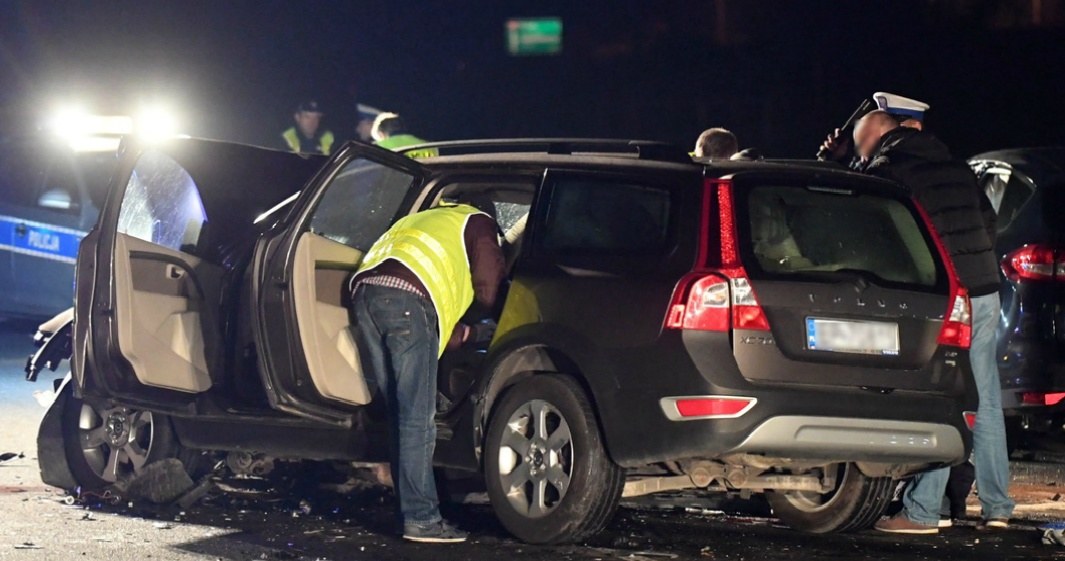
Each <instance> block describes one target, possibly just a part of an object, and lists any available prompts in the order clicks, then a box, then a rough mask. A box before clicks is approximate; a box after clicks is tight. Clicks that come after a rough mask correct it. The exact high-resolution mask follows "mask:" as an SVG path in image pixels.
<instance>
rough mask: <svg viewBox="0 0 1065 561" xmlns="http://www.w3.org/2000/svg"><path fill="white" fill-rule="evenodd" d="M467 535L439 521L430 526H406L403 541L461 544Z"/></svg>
mask: <svg viewBox="0 0 1065 561" xmlns="http://www.w3.org/2000/svg"><path fill="white" fill-rule="evenodd" d="M466 538H467V534H466V532H463V531H462V530H459V529H458V528H456V527H454V526H452V525H451V524H448V523H447V522H445V521H443V520H441V521H439V522H433V523H431V524H406V525H404V526H403V539H405V540H407V541H412V542H418V543H462V542H464V541H466Z"/></svg>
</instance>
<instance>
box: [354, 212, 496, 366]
mask: <svg viewBox="0 0 1065 561" xmlns="http://www.w3.org/2000/svg"><path fill="white" fill-rule="evenodd" d="M475 214H484V213H483V212H481V211H479V210H477V209H475V208H473V207H472V206H469V205H447V206H439V207H436V208H433V209H430V210H426V211H423V212H419V213H416V214H412V215H410V216H407V217H405V218H402V219H400V220H399V221H398V222H396V223H395V224H394V225H393V226H392V227H391V228H389V230H388V231H387V232H385V234H384V235H383V236H381V239H379V240H377V243H375V244H374V245H373V247H371V248H370V251H369V252H368V253H367V254H366V257H365V258H364V259H363V260H362V264H361V265H360V266H359V273H361V272H363V271H368V270H370V269H373V268H374V267H376V266H378V265H380V264H381V263H383V262H384V261H386V260H388V259H395V260H396V261H399V262H400V263H402V264H403V265H404V266H405V267H407V269H410V271H411V272H413V273H414V274H415V276H417V277H418V280H420V281H422V286H424V287H425V289H426V290H427V291H428V292H429V299H430V300H431V301H432V303H433V306H434V307H435V308H436V316H437V320H438V322H439V329H440V348H439V349H438V352H437V356H438V357H439V356H440V355H443V354H444V348H445V347H446V346H447V342H448V339H450V338H451V332H452V331H453V330H454V329H455V326H456V325H458V323H459V320H460V319H462V315H463V314H465V313H466V310H467V309H468V308H469V307H470V304H472V303H473V297H474V293H473V276H472V275H471V274H470V263H469V256H467V255H466V224H467V223H468V222H469V220H470V217H471V216H473V215H475ZM486 216H487V215H486Z"/></svg>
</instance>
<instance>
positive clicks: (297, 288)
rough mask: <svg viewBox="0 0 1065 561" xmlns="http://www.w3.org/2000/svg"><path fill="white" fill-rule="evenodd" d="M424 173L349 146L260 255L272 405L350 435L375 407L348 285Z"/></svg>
mask: <svg viewBox="0 0 1065 561" xmlns="http://www.w3.org/2000/svg"><path fill="white" fill-rule="evenodd" d="M427 176H428V171H427V170H426V168H424V167H423V166H421V165H420V164H418V163H417V162H415V161H414V160H412V159H410V158H407V157H406V156H402V155H399V154H396V153H393V152H391V151H388V150H383V149H381V148H377V147H373V146H369V145H366V144H360V143H349V144H348V145H346V146H345V147H344V148H343V149H342V150H341V151H340V152H338V153H337V154H336V155H334V156H333V158H332V160H331V161H330V163H329V164H327V165H326V166H325V168H323V170H322V172H321V173H320V174H319V175H318V176H317V177H316V178H315V181H314V183H313V184H312V185H310V186H308V187H307V189H305V190H304V191H303V192H302V193H301V194H300V197H299V199H298V200H297V201H296V204H295V207H294V208H293V209H292V212H291V214H290V215H289V216H290V218H289V220H288V221H287V224H286V226H285V227H284V228H281V229H278V230H276V231H274V235H272V236H268V237H265V238H263V239H262V240H261V242H260V247H259V248H258V249H257V250H256V252H255V254H256V258H255V259H256V263H255V266H256V270H255V279H256V282H255V292H256V294H255V297H254V301H255V302H256V312H257V314H258V321H257V322H256V324H255V335H256V347H257V348H258V349H259V353H260V355H259V368H260V373H261V374H262V376H263V383H264V386H265V388H266V393H267V396H268V398H269V400H270V405H271V406H272V407H273V408H275V409H278V410H281V411H286V412H288V413H292V414H295V415H299V416H303V417H307V418H311V419H315V420H318V421H322V422H326V423H330V424H334V425H339V426H350V425H352V423H353V415H352V413H353V412H354V411H356V410H357V409H358V408H359V407H361V406H364V405H367V404H369V403H370V401H371V393H372V392H371V389H370V386H369V385H368V384H367V380H366V377H365V376H364V373H363V370H362V366H361V364H360V361H359V354H358V349H357V348H356V346H355V339H354V334H353V333H352V330H351V319H350V312H349V303H350V302H349V299H350V288H349V286H348V284H349V281H350V279H351V277H352V275H353V273H354V272H355V271H356V270H357V268H358V266H359V264H360V263H361V262H362V258H363V256H364V255H365V254H366V252H367V251H368V250H369V249H370V247H371V246H372V245H373V244H374V242H376V241H377V239H378V238H379V237H380V236H381V234H383V233H384V232H385V231H386V230H387V229H388V228H389V227H390V226H391V225H392V224H393V223H394V222H395V221H396V220H397V219H398V218H399V217H400V216H403V215H406V214H407V213H408V212H410V209H412V208H414V201H415V199H416V198H417V197H418V195H419V194H420V192H421V187H422V185H424V183H425V179H426V177H427Z"/></svg>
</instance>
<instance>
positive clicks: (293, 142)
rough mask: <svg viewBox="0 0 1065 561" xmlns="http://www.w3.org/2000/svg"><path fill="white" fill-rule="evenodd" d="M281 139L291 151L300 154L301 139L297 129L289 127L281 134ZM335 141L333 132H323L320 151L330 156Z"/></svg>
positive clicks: (319, 143) (320, 139)
mask: <svg viewBox="0 0 1065 561" xmlns="http://www.w3.org/2000/svg"><path fill="white" fill-rule="evenodd" d="M281 138H284V139H285V143H286V144H288V147H289V149H290V150H292V151H293V152H296V153H297V154H298V153H299V152H300V137H299V133H298V132H296V127H289V128H287V129H285V132H283V133H281ZM334 140H335V139H334V137H333V133H332V132H331V131H325V132H323V133H322V137H321V138H319V139H318V150H319V151H320V152H321V153H322V154H325V155H326V156H328V155H329V152H330V151H331V150H332V149H333V142H334Z"/></svg>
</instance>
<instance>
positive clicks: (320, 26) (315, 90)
mask: <svg viewBox="0 0 1065 561" xmlns="http://www.w3.org/2000/svg"><path fill="white" fill-rule="evenodd" d="M1042 3H1043V5H1044V10H1045V12H1046V13H1044V14H1041V16H1040V17H1041V23H1042V25H1032V14H1031V13H1030V4H1031V2H1027V1H1025V0H1013V1H1011V0H1001V1H995V0H988V1H985V2H975V1H966V0H938V1H934V0H926V1H909V0H899V1H893V2H871V1H862V2H813V1H811V2H798V1H795V2H764V1H756V0H751V1H740V0H725V2H723V3H722V2H721V1H720V0H719V1H718V2H714V1H711V0H706V1H692V0H675V1H669V2H646V1H640V2H637V1H627V0H617V1H613V2H606V1H599V0H586V1H583V2H556V1H547V2H521V3H518V2H503V1H477V2H475V1H447V2H444V1H439V2H396V1H391V2H372V1H362V2H335V3H334V2H290V1H261V0H260V1H243V0H239V1H238V0H221V1H219V0H216V1H213V2H190V1H182V2H150V1H148V2H146V1H140V2H124V1H116V2H51V1H27V2H15V1H13V0H0V130H6V131H8V132H10V131H12V130H14V129H16V125H17V123H18V122H19V121H20V119H28V118H30V117H33V118H35V119H36V118H39V117H38V115H40V114H41V113H43V112H46V111H47V110H48V109H49V108H50V107H52V106H54V105H55V104H57V103H59V102H61V101H64V100H72V99H79V100H88V101H87V103H89V104H90V105H92V106H94V108H96V109H97V110H99V111H112V112H120V111H130V110H131V108H132V107H134V106H135V105H137V104H138V103H141V102H146V101H152V100H158V101H165V102H166V103H167V104H169V105H171V106H173V107H174V108H176V109H178V110H179V111H180V113H181V116H182V122H183V124H184V129H185V130H186V132H189V133H190V134H193V135H196V136H209V137H219V138H227V139H234V140H240V141H245V142H253V143H261V144H263V143H271V142H272V140H273V136H274V135H276V134H277V133H278V132H279V131H280V129H281V128H283V127H284V126H287V125H288V120H289V119H290V114H291V108H292V106H293V105H294V104H295V103H296V102H297V101H298V100H299V99H300V98H303V97H306V96H314V97H317V98H318V99H319V100H321V101H322V102H323V103H324V104H325V105H326V108H327V111H328V112H329V114H328V115H327V119H328V122H329V123H328V124H329V126H330V127H332V128H333V129H334V131H335V132H337V133H338V135H339V136H350V134H351V129H352V126H353V124H352V115H351V110H352V107H353V105H354V100H355V99H356V97H357V99H358V100H359V101H360V102H363V103H367V104H370V105H374V106H377V107H381V108H384V109H389V110H395V111H398V112H400V113H403V114H405V115H406V116H407V118H408V120H409V121H410V122H411V123H412V124H413V125H414V128H415V129H416V131H415V132H417V133H419V134H420V135H421V136H424V137H427V138H435V139H444V138H471V137H485V136H530V135H544V136H596V137H629V138H653V139H661V140H669V141H675V142H678V143H684V144H688V143H690V142H691V141H692V140H693V139H694V137H695V136H696V135H697V134H698V132H699V131H700V130H702V129H703V128H705V127H708V126H714V125H724V126H727V127H729V128H731V129H733V130H734V131H735V132H736V133H737V134H738V135H739V136H740V140H741V144H743V145H745V146H746V145H757V146H760V147H761V148H763V150H764V151H766V152H767V153H769V154H772V155H780V156H790V157H806V156H809V155H811V153H812V152H813V151H814V150H815V149H816V145H817V143H818V140H819V138H821V137H823V135H824V134H825V133H826V132H827V131H828V130H829V129H830V128H831V127H832V126H835V125H836V124H838V122H839V121H842V120H843V119H844V118H845V117H846V116H847V115H848V114H849V113H850V112H851V110H852V109H853V107H854V106H855V105H856V104H857V103H858V101H859V100H860V99H861V98H862V97H863V96H867V95H869V94H871V93H872V92H873V91H876V90H887V91H894V92H897V93H901V94H904V95H909V96H911V97H916V98H919V99H923V100H925V101H927V102H929V103H930V104H932V106H933V110H932V113H931V115H930V120H929V127H930V128H931V129H933V130H934V131H936V132H937V133H939V134H940V136H942V137H943V138H944V139H945V140H946V141H947V142H948V144H950V145H951V146H953V147H954V149H955V152H956V153H957V154H958V155H959V156H967V155H970V154H972V153H974V152H977V151H981V150H985V149H991V148H998V147H1004V146H1015V145H1035V144H1051V143H1055V144H1061V143H1065V138H1063V136H1065V135H1063V133H1062V131H1063V130H1065V112H1063V111H1062V109H1061V101H1062V99H1065V95H1063V94H1065V77H1063V76H1062V69H1063V68H1065V65H1063V62H1065V27H1063V26H1062V24H1063V23H1065V21H1063V19H1065V17H1063V12H1065V9H1063V7H1062V6H1061V4H1062V3H1065V2H1062V1H1060V0H1043V2H1042ZM1048 6H1049V8H1048ZM1026 10H1028V11H1026ZM538 15H557V16H561V17H562V18H563V22H564V26H565V43H564V53H563V55H562V56H559V57H548V58H522V59H516V58H512V57H509V56H507V55H506V53H505V48H504V35H503V23H504V21H505V19H506V18H507V17H510V16H538ZM1037 19H1039V18H1037Z"/></svg>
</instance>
